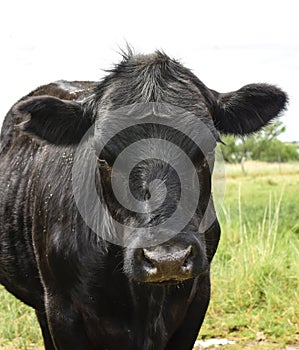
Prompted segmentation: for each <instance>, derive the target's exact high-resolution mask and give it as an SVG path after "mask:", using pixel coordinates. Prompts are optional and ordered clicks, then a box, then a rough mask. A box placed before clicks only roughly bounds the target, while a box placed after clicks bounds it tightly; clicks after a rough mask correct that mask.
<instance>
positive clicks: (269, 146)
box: [221, 121, 299, 163]
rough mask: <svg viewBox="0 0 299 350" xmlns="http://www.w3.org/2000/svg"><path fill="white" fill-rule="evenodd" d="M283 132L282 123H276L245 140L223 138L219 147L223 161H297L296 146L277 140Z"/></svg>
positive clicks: (298, 156) (229, 137)
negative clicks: (222, 143) (222, 142)
mask: <svg viewBox="0 0 299 350" xmlns="http://www.w3.org/2000/svg"><path fill="white" fill-rule="evenodd" d="M284 131H285V126H284V125H283V124H282V122H280V121H276V122H275V123H273V124H271V125H268V126H267V127H266V128H264V130H263V131H260V132H258V133H256V134H254V135H251V136H248V137H245V138H241V137H233V136H225V137H224V138H223V141H224V143H225V145H222V146H221V150H222V153H223V157H224V160H225V161H227V162H229V163H238V162H241V160H242V158H244V159H252V160H261V161H265V162H288V161H297V160H299V152H298V150H297V146H296V145H291V144H286V143H284V142H282V141H280V140H278V139H277V137H278V136H279V135H280V134H282V133H283V132H284Z"/></svg>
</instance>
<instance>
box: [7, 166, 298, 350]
mask: <svg viewBox="0 0 299 350" xmlns="http://www.w3.org/2000/svg"><path fill="white" fill-rule="evenodd" d="M245 169H246V172H247V176H244V175H243V174H242V171H241V167H240V165H229V166H226V195H225V199H224V205H223V209H222V210H221V211H220V213H219V214H218V216H219V220H220V222H221V226H222V237H221V242H220V246H219V248H218V251H217V253H216V256H215V259H214V261H213V265H212V299H211V304H210V308H209V311H208V314H207V317H206V319H205V322H204V325H203V327H202V329H201V332H200V334H199V339H208V338H211V337H213V338H215V337H219V338H227V339H231V340H235V341H236V344H235V345H231V346H227V347H223V348H230V349H231V350H237V349H284V348H287V346H289V349H297V348H298V349H299V333H298V330H299V314H298V308H299V302H298V301H299V300H298V293H299V289H298V271H299V263H298V262H299V259H298V257H299V254H298V253H299V240H298V236H299V199H298V197H299V164H298V163H297V164H266V163H256V162H248V163H246V164H245ZM296 312H297V313H296ZM0 349H6V350H8V349H10V350H16V349H42V340H41V336H40V331H39V328H38V326H37V323H36V321H35V315H34V313H33V311H32V310H30V309H29V308H27V307H25V306H24V305H23V304H22V303H20V302H18V301H17V300H16V299H15V298H13V297H12V296H10V295H9V294H8V293H7V292H5V291H4V290H3V289H0Z"/></svg>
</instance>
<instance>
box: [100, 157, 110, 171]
mask: <svg viewBox="0 0 299 350" xmlns="http://www.w3.org/2000/svg"><path fill="white" fill-rule="evenodd" d="M98 164H99V166H100V167H101V168H105V169H108V168H110V165H109V164H108V162H107V161H106V160H105V159H99V158H98Z"/></svg>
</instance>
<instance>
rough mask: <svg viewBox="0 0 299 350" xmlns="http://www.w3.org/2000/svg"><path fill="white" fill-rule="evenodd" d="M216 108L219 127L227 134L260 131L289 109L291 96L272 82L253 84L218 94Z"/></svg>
mask: <svg viewBox="0 0 299 350" xmlns="http://www.w3.org/2000/svg"><path fill="white" fill-rule="evenodd" d="M213 94H214V96H215V97H216V98H217V103H216V107H215V109H214V111H213V119H214V123H215V126H216V128H217V129H218V130H219V131H220V132H221V133H224V134H233V135H246V134H250V133H253V132H255V131H258V130H260V129H261V128H262V127H263V126H265V125H267V124H268V123H269V122H270V121H271V120H272V119H274V118H277V117H278V116H279V115H280V113H281V112H282V111H283V110H285V108H286V105H287V102H288V97H287V95H286V93H284V92H283V91H282V90H281V89H279V88H277V87H275V86H273V85H268V84H250V85H246V86H244V87H242V88H241V89H239V90H237V91H234V92H229V93H224V94H223V93H218V92H216V91H213Z"/></svg>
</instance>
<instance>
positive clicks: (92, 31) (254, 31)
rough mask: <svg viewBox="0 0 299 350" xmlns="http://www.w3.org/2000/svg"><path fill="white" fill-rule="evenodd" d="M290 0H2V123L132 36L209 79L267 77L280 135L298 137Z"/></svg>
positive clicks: (212, 82)
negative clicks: (282, 99)
mask: <svg viewBox="0 0 299 350" xmlns="http://www.w3.org/2000/svg"><path fill="white" fill-rule="evenodd" d="M297 4H298V2H297V1H296V0H284V1H277V0H272V1H271V0H270V1H268V0H251V1H246V2H245V1H240V0H238V1H237V0H225V1H223V0H209V1H207V0H205V1H201V0H185V1H177V0H171V1H168V0H164V1H162V0H159V1H157V0H151V1H142V0H139V1H135V0H126V1H125V0H123V1H116V0H114V1H113V0H110V1H99V0H97V1H93V0H85V1H76V0H72V1H68V0H52V1H42V0H39V1H35V0H26V1H22V0H19V1H17V0H10V1H9V2H4V1H3V2H2V3H1V5H0V43H1V47H2V50H1V56H0V57H1V64H0V79H1V88H0V89H1V91H0V92H1V98H0V122H2V120H3V118H4V116H5V114H6V113H7V111H8V110H9V108H10V107H11V105H12V104H13V103H15V102H16V101H17V100H18V99H19V98H20V97H22V96H24V95H26V94H27V93H29V92H30V91H31V90H33V89H35V88H36V87H38V86H40V85H43V84H47V83H49V82H51V81H55V80H59V79H66V80H99V79H101V78H102V77H103V76H104V75H105V72H104V69H107V68H111V67H112V65H113V64H114V63H117V62H118V61H119V60H120V59H121V57H120V54H119V52H120V48H125V46H126V42H128V43H130V44H131V45H132V46H133V47H134V49H135V51H136V52H137V53H150V52H152V51H154V50H156V49H160V50H163V51H165V52H166V53H167V54H168V55H169V56H170V57H172V58H176V59H179V60H180V61H181V62H182V63H183V64H184V65H185V66H187V67H188V68H190V69H192V71H193V72H194V73H195V74H196V75H197V76H198V78H199V79H200V80H202V81H203V82H204V83H205V84H206V85H207V86H208V87H210V88H212V89H214V90H217V91H219V92H228V91H234V90H237V89H239V88H240V87H242V86H243V85H246V84H249V83H270V84H275V85H277V86H279V87H281V88H282V89H283V90H284V91H286V92H287V93H288V95H289V98H290V102H289V106H288V110H287V112H286V113H285V114H284V115H283V116H282V117H281V120H282V121H283V122H284V124H285V125H286V132H285V133H284V134H282V135H281V137H280V138H281V139H282V140H284V141H294V140H297V141H298V140H299V94H298V88H297V83H298V78H299V22H298V10H297V9H298V5H297Z"/></svg>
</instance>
